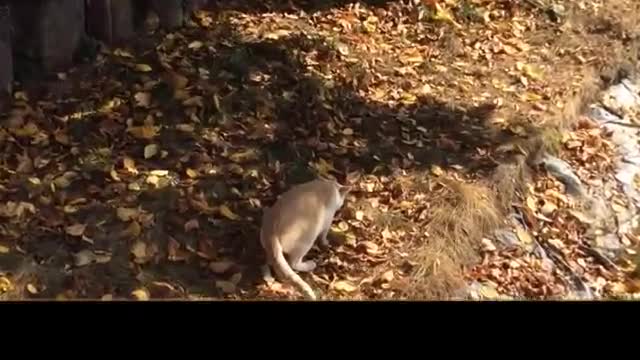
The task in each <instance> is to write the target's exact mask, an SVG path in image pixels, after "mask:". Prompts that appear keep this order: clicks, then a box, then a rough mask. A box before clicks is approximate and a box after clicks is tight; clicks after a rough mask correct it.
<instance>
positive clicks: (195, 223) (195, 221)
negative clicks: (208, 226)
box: [184, 219, 200, 232]
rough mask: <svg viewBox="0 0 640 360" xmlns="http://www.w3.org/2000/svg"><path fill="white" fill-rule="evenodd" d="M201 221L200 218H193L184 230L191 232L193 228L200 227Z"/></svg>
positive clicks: (185, 225)
mask: <svg viewBox="0 0 640 360" xmlns="http://www.w3.org/2000/svg"><path fill="white" fill-rule="evenodd" d="M199 228H200V223H199V222H198V219H191V220H189V221H187V222H186V223H185V224H184V231H185V232H189V231H191V230H195V229H199Z"/></svg>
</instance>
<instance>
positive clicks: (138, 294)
mask: <svg viewBox="0 0 640 360" xmlns="http://www.w3.org/2000/svg"><path fill="white" fill-rule="evenodd" d="M131 296H132V297H133V298H134V299H135V300H138V301H148V300H149V298H150V294H149V291H148V290H147V289H145V288H140V289H136V290H133V291H132V292H131Z"/></svg>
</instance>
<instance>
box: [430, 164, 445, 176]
mask: <svg viewBox="0 0 640 360" xmlns="http://www.w3.org/2000/svg"><path fill="white" fill-rule="evenodd" d="M431 173H432V174H433V175H435V176H442V175H443V174H444V170H442V168H441V167H440V166H438V165H431Z"/></svg>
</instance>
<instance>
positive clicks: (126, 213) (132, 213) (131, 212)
mask: <svg viewBox="0 0 640 360" xmlns="http://www.w3.org/2000/svg"><path fill="white" fill-rule="evenodd" d="M139 213H140V210H139V209H137V208H125V207H119V208H118V209H117V210H116V215H117V216H118V219H120V220H122V221H130V220H133V219H135V218H136V217H138V214H139Z"/></svg>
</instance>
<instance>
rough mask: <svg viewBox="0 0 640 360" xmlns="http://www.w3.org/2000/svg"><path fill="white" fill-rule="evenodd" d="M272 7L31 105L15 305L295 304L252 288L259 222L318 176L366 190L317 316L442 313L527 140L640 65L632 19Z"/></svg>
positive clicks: (273, 291)
mask: <svg viewBox="0 0 640 360" xmlns="http://www.w3.org/2000/svg"><path fill="white" fill-rule="evenodd" d="M274 3H276V2H269V1H266V2H264V1H261V2H253V1H235V2H228V1H224V2H220V4H216V5H214V6H212V8H211V9H209V10H208V11H203V12H200V13H198V14H197V16H196V17H195V18H194V21H193V23H192V24H191V25H190V26H189V27H188V28H186V29H183V30H181V31H179V32H175V33H170V34H164V33H158V32H156V33H153V34H150V35H149V36H146V37H144V38H142V39H140V40H139V41H136V42H133V43H131V44H129V46H127V47H121V48H113V49H107V48H104V49H102V51H101V52H100V54H99V55H98V58H97V59H96V60H95V61H93V62H92V63H90V64H85V65H83V66H79V67H78V68H76V69H73V70H72V71H69V72H68V73H66V74H58V76H57V78H55V79H50V81H48V83H47V84H46V86H42V84H36V85H37V86H32V85H30V84H26V83H25V84H23V86H22V88H21V89H18V90H19V91H18V92H16V94H15V100H16V101H15V105H14V109H13V110H12V112H11V113H10V114H7V116H6V119H5V120H4V121H3V124H2V128H0V146H2V149H3V151H2V154H1V155H0V159H2V166H1V167H0V216H1V217H2V218H3V219H4V220H5V221H4V222H3V223H2V224H0V236H1V238H0V271H1V272H2V274H3V275H2V277H0V281H1V284H0V285H1V287H0V292H2V293H3V294H4V295H3V296H4V297H6V298H21V297H41V298H52V297H57V298H60V299H70V298H122V297H135V298H148V297H151V298H221V297H226V298H237V299H253V298H289V297H297V296H298V294H297V292H295V291H294V290H292V289H291V288H290V287H289V286H285V285H281V284H279V283H275V284H270V285H268V284H266V283H265V282H264V281H263V280H262V279H261V277H260V275H259V266H258V265H259V264H261V262H262V261H263V257H262V253H261V251H260V249H259V245H258V240H257V238H258V229H259V222H260V216H261V207H262V206H263V205H270V204H271V203H272V202H273V201H274V200H275V197H276V196H277V194H279V193H281V192H282V191H284V190H286V189H287V188H288V187H289V186H290V185H291V184H293V183H297V182H300V181H304V180H308V179H310V178H312V177H314V176H318V175H321V176H333V177H336V178H337V179H338V180H340V181H341V182H343V183H350V184H353V185H354V186H355V187H356V191H354V192H353V194H352V195H351V196H350V198H349V199H348V201H347V204H346V206H345V208H344V209H343V210H342V211H341V212H340V213H339V215H338V219H336V221H335V224H334V225H335V227H334V231H333V233H332V234H331V235H330V238H331V241H332V244H333V246H332V249H331V250H330V251H328V252H320V251H316V250H314V251H312V253H311V254H310V256H312V257H314V258H315V260H316V261H317V262H318V264H319V267H318V268H317V270H316V271H314V273H313V274H305V275H304V277H305V279H307V280H308V281H309V282H310V283H311V284H312V286H313V287H314V288H316V289H318V290H319V292H320V293H321V294H322V295H323V297H325V298H336V299H339V298H348V299H371V298H396V297H410V298H446V297H450V296H452V295H453V294H455V292H456V291H457V290H459V289H460V287H461V286H462V285H464V277H463V274H464V272H465V271H466V270H465V266H466V265H470V264H472V263H473V262H474V261H475V260H478V256H477V254H478V252H477V250H478V249H479V247H480V246H481V243H480V240H481V239H482V236H483V234H484V233H487V232H489V231H491V230H493V229H495V228H497V227H499V226H501V225H502V222H503V220H504V214H505V213H506V212H507V211H508V210H509V209H510V207H511V205H512V203H513V202H515V201H518V199H519V198H520V197H522V196H521V195H522V194H524V192H523V190H525V189H526V188H525V187H524V180H525V178H526V168H527V165H526V164H525V161H524V159H525V158H527V159H529V160H530V159H532V158H535V155H536V154H537V151H534V150H538V149H539V148H540V146H537V145H539V144H540V143H541V142H540V141H534V140H545V141H544V142H542V143H544V144H545V146H544V148H553V145H554V144H556V143H558V141H557V140H556V141H554V139H555V137H557V136H558V135H557V134H558V133H557V130H554V129H557V128H558V127H560V126H563V125H564V124H565V123H566V122H567V121H570V120H572V119H573V118H574V117H575V115H576V112H577V111H579V110H580V108H581V105H582V103H583V102H584V101H585V100H588V99H589V98H590V97H592V96H593V95H594V94H595V92H596V90H598V88H599V87H600V86H601V85H602V84H603V83H607V82H610V81H613V80H615V79H616V77H618V74H619V73H620V71H619V70H620V69H631V67H629V66H622V65H624V64H627V63H628V64H632V63H633V62H635V61H636V60H637V53H636V39H637V24H638V22H637V21H636V20H637V19H636V17H637V15H636V14H637V13H638V11H637V10H638V9H637V7H638V5H637V4H635V3H634V2H633V1H625V0H609V1H605V0H602V1H584V2H570V3H568V4H564V3H560V4H558V3H545V2H542V1H533V0H532V1H526V2H515V1H514V2H512V1H508V0H507V1H482V0H475V1H474V0H468V1H446V2H442V3H436V2H431V1H426V2H424V3H421V4H418V5H413V4H411V5H406V4H404V3H403V2H400V1H388V2H387V1H372V2H366V1H364V2H348V1H336V2H331V1H328V2H322V4H323V5H322V6H321V7H314V6H313V3H314V2H296V1H290V2H281V3H279V5H278V6H276V5H274ZM556 145H557V144H556ZM520 200H522V199H520Z"/></svg>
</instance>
